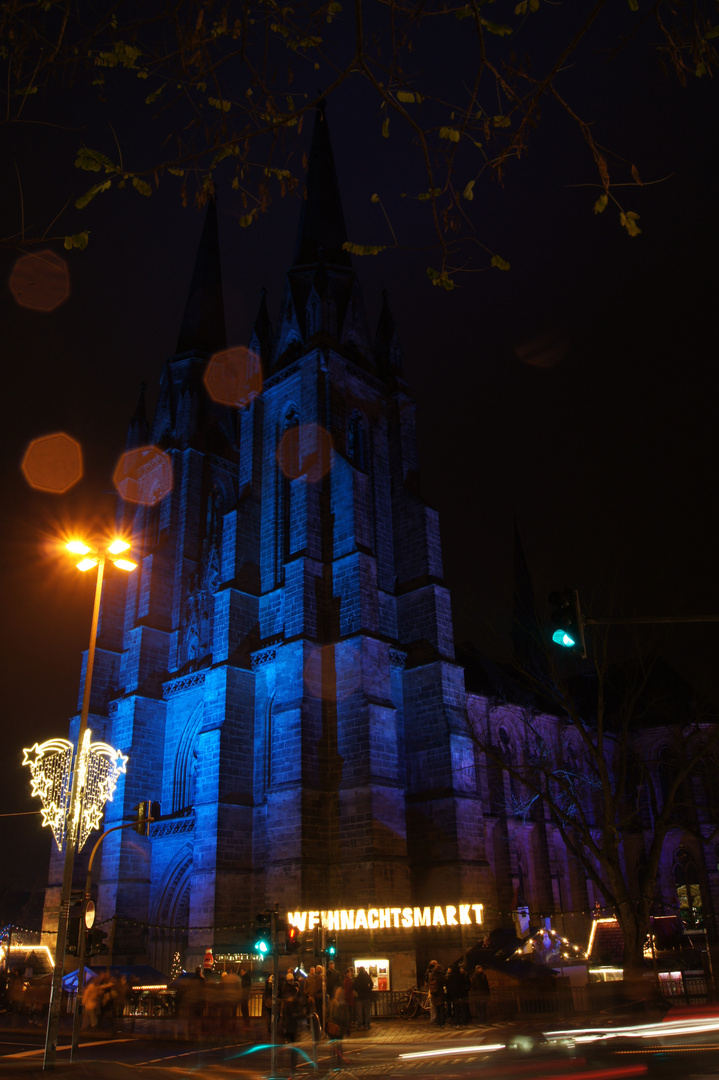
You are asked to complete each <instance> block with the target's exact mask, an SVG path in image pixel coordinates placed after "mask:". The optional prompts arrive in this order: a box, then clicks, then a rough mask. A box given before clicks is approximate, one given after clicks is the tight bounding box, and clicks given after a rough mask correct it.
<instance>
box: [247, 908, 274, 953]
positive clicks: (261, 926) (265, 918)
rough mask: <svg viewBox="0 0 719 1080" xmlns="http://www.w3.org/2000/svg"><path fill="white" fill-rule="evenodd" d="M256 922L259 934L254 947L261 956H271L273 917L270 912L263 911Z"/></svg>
mask: <svg viewBox="0 0 719 1080" xmlns="http://www.w3.org/2000/svg"><path fill="white" fill-rule="evenodd" d="M255 922H256V923H257V934H256V936H255V943H254V945H253V946H252V947H253V949H254V951H255V952H256V953H258V954H259V955H260V956H269V955H270V953H271V952H272V915H271V913H270V912H269V911H261V912H260V913H259V915H258V916H257V918H256V920H255Z"/></svg>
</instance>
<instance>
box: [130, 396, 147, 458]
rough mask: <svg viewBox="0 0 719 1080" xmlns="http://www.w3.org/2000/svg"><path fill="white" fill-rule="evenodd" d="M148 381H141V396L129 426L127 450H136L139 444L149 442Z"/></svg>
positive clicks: (142, 444)
mask: <svg viewBox="0 0 719 1080" xmlns="http://www.w3.org/2000/svg"><path fill="white" fill-rule="evenodd" d="M146 390H147V383H146V382H142V383H140V396H139V398H138V400H137V407H136V409H135V412H134V414H133V417H132V420H130V423H129V425H128V428H127V439H126V441H125V449H126V450H134V449H135V447H137V446H144V445H145V443H146V442H147V433H148V430H149V429H148V423H147V410H146V409H145V391H146Z"/></svg>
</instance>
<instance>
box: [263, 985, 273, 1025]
mask: <svg viewBox="0 0 719 1080" xmlns="http://www.w3.org/2000/svg"><path fill="white" fill-rule="evenodd" d="M273 983H274V976H273V975H268V976H267V979H266V980H265V992H264V994H263V995H262V1012H263V1013H264V1015H265V1027H266V1029H267V1034H268V1036H270V1037H271V1036H272V986H273Z"/></svg>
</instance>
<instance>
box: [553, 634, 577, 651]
mask: <svg viewBox="0 0 719 1080" xmlns="http://www.w3.org/2000/svg"><path fill="white" fill-rule="evenodd" d="M552 641H556V643H557V645H563V646H564V648H565V649H573V648H574V646H575V645H576V644H577V643H576V641H575V640H574V638H573V637H572V636H571V634H568V633H567V631H566V630H555V631H554V633H553V634H552Z"/></svg>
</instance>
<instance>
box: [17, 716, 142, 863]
mask: <svg viewBox="0 0 719 1080" xmlns="http://www.w3.org/2000/svg"><path fill="white" fill-rule="evenodd" d="M91 734H92V733H91V731H90V730H89V729H88V730H87V731H86V732H85V735H84V738H83V742H82V748H81V750H80V753H79V754H78V756H77V759H76V763H75V767H76V769H77V770H78V786H77V791H78V797H77V801H76V805H75V812H74V815H73V820H72V821H71V822H68V811H69V809H70V792H71V769H72V758H73V752H74V746H73V744H72V743H71V742H68V740H67V739H48V741H47V742H44V743H41V744H40V745H38V744H37V743H35V745H34V746H33V747H32V748H31V749H29V750H24V751H23V753H24V757H23V762H22V763H23V765H29V767H30V771H31V773H32V794H33V795H38V796H39V797H40V799H41V800H42V815H43V822H42V823H43V825H49V826H50V827H51V829H52V832H53V836H54V837H55V843H56V844H57V846H58V850H59V851H62V848H63V843H64V841H65V838H66V837H67V838H68V839H69V840H70V841H73V840H75V838H77V841H78V844H77V847H78V851H79V850H80V849H81V848H82V846H83V844H84V843H85V841H86V840H87V838H88V836H89V835H90V833H91V832H92V831H93V830H94V829H99V827H100V822H101V820H102V811H103V807H104V806H105V803H106V802H107V801H108V799H110V800H111V799H112V794H113V792H114V790H115V787H116V785H117V781H118V778H119V776H120V775H121V773H124V772H127V757H126V755H125V754H123V753H121V752H120V751H119V750H115V749H114V748H113V747H112V746H110V745H109V744H108V743H104V742H97V743H93V742H91V741H90V736H91Z"/></svg>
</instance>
